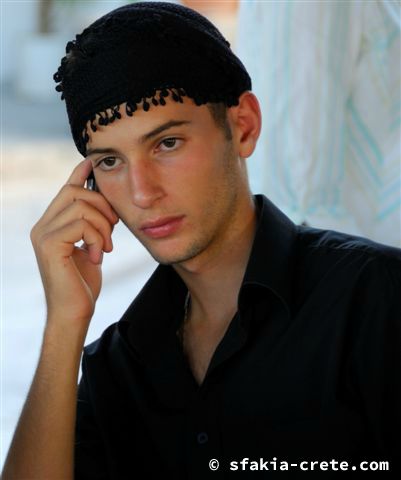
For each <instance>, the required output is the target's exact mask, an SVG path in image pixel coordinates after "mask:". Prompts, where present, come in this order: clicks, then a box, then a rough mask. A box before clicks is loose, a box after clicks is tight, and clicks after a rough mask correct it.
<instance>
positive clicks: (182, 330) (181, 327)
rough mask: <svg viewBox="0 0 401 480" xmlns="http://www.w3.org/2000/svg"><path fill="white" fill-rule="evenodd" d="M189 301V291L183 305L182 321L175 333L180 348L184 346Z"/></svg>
mask: <svg viewBox="0 0 401 480" xmlns="http://www.w3.org/2000/svg"><path fill="white" fill-rule="evenodd" d="M190 300H191V294H190V293H189V290H188V293H187V296H186V297H185V303H184V320H183V322H182V324H181V325H180V326H179V328H178V331H177V334H178V338H179V339H180V343H181V346H184V326H185V324H186V323H187V320H188V306H189V302H190Z"/></svg>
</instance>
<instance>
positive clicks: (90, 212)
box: [44, 199, 113, 252]
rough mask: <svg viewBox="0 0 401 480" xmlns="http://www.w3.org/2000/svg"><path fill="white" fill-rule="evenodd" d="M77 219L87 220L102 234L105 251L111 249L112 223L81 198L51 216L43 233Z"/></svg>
mask: <svg viewBox="0 0 401 480" xmlns="http://www.w3.org/2000/svg"><path fill="white" fill-rule="evenodd" d="M78 219H83V220H87V221H88V222H89V223H90V224H91V225H92V226H93V227H94V228H96V230H97V231H98V232H99V233H100V234H101V235H102V237H103V240H104V251H105V252H111V251H112V250H113V242H112V239H111V233H112V225H111V224H110V221H109V220H108V219H107V218H106V217H105V216H104V215H103V214H102V213H101V212H100V211H99V210H98V209H97V208H94V207H93V206H92V205H90V204H89V203H87V202H85V200H81V199H78V200H77V201H75V202H73V203H71V204H70V205H68V206H67V207H66V208H65V209H64V210H63V211H62V212H60V213H59V214H58V215H57V216H56V217H55V218H53V220H52V221H50V222H49V223H48V224H47V225H46V227H45V228H44V233H46V231H52V230H58V229H60V228H61V227H63V226H64V225H68V224H70V223H72V222H73V221H75V220H78Z"/></svg>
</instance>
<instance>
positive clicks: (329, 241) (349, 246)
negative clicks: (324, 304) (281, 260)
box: [294, 227, 401, 304]
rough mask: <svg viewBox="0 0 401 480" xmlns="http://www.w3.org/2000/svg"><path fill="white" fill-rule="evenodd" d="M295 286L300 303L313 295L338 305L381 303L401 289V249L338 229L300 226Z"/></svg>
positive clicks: (394, 295)
mask: <svg viewBox="0 0 401 480" xmlns="http://www.w3.org/2000/svg"><path fill="white" fill-rule="evenodd" d="M295 258H296V262H295V265H296V268H295V277H294V278H295V283H296V289H297V290H298V292H299V296H300V301H301V302H302V301H303V300H302V299H305V298H306V297H308V296H310V295H311V294H312V292H314V293H316V294H317V293H318V294H319V295H320V296H322V295H324V296H325V297H329V298H335V299H336V302H340V301H343V300H344V299H345V298H348V299H349V301H350V302H351V301H353V300H354V299H355V298H356V299H361V298H362V297H363V298H364V299H365V303H367V304H370V303H371V302H373V301H379V299H378V298H377V293H381V292H385V297H386V298H389V296H390V295H392V297H393V298H395V297H396V295H397V294H396V292H397V291H398V292H399V291H400V290H401V249H399V248H396V247H391V246H388V245H384V244H381V243H378V242H374V241H372V240H369V239H367V238H364V237H359V236H355V235H350V234H346V233H342V232H337V231H334V230H322V229H315V228H310V227H299V229H298V242H297V251H296V255H295Z"/></svg>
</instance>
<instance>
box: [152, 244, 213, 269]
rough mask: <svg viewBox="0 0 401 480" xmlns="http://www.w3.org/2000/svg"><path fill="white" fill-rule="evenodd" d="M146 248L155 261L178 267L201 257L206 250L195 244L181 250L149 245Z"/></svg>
mask: <svg viewBox="0 0 401 480" xmlns="http://www.w3.org/2000/svg"><path fill="white" fill-rule="evenodd" d="M144 246H145V248H146V249H147V251H148V252H149V253H150V255H151V256H152V257H153V259H154V260H155V261H156V262H158V263H160V264H162V265H176V264H179V263H184V262H187V261H189V260H191V259H192V258H194V257H196V256H197V255H199V254H200V253H201V252H202V251H203V250H204V247H203V246H201V245H199V244H193V245H189V246H187V247H181V248H172V247H170V248H168V247H167V246H166V247H165V248H163V249H162V248H160V249H157V248H152V247H150V246H148V245H144ZM162 250H164V251H162Z"/></svg>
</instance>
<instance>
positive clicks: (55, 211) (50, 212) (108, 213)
mask: <svg viewBox="0 0 401 480" xmlns="http://www.w3.org/2000/svg"><path fill="white" fill-rule="evenodd" d="M78 200H83V201H85V202H87V203H88V204H90V205H92V206H93V207H94V208H96V209H97V210H99V211H100V213H102V214H103V215H104V216H105V217H106V218H107V219H108V220H109V221H110V223H112V224H113V225H115V224H116V223H117V222H118V216H117V214H116V213H115V211H114V210H113V208H112V206H111V205H110V203H109V202H108V201H107V200H106V199H105V197H104V196H103V195H102V194H101V193H98V192H94V191H91V190H87V189H86V188H82V187H78V186H75V185H64V186H63V187H62V189H61V190H60V192H59V193H58V194H57V195H56V197H55V198H54V199H53V200H52V202H51V203H50V205H49V206H48V207H47V210H46V211H45V213H44V214H43V215H42V217H41V219H40V220H39V223H40V225H47V224H48V223H49V222H51V221H52V220H53V219H54V218H56V217H57V215H59V214H60V213H61V212H62V211H63V210H64V209H65V208H67V207H68V206H69V205H71V204H73V203H74V202H76V201H78Z"/></svg>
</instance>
